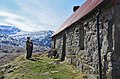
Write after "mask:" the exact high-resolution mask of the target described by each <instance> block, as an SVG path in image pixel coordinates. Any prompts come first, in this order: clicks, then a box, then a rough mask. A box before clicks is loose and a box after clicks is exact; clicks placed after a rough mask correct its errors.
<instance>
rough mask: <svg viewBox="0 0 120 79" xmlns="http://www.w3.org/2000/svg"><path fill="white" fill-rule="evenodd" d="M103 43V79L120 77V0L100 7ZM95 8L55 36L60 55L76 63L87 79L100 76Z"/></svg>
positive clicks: (54, 43)
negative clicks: (86, 75)
mask: <svg viewBox="0 0 120 79" xmlns="http://www.w3.org/2000/svg"><path fill="white" fill-rule="evenodd" d="M99 7H100V9H101V14H100V18H99V19H100V22H99V24H100V45H101V57H102V58H101V60H102V76H103V79H120V0H116V2H115V3H112V0H106V2H105V3H103V4H101V5H100V6H99ZM96 13H97V10H96V9H95V10H94V11H92V12H91V13H90V14H88V15H86V16H85V18H84V19H82V20H81V19H80V20H78V21H77V22H75V23H73V24H72V25H71V26H70V27H68V28H66V29H65V30H63V31H62V32H60V33H59V34H57V35H55V36H53V37H52V39H53V43H52V45H53V47H54V48H56V49H57V51H58V53H59V54H60V56H59V57H60V58H62V59H63V60H64V59H65V60H66V61H67V62H68V63H69V64H73V65H74V66H75V67H76V68H77V69H78V70H79V71H80V72H84V73H85V74H88V77H87V79H98V74H99V72H98V49H97V32H96Z"/></svg>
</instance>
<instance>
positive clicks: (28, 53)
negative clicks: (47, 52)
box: [26, 37, 31, 59]
mask: <svg viewBox="0 0 120 79" xmlns="http://www.w3.org/2000/svg"><path fill="white" fill-rule="evenodd" d="M26 52H27V55H26V59H29V58H30V53H31V44H30V37H27V41H26Z"/></svg>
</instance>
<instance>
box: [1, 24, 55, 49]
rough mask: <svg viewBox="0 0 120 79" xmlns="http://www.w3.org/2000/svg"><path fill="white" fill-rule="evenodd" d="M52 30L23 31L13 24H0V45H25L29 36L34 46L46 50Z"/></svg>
mask: <svg viewBox="0 0 120 79" xmlns="http://www.w3.org/2000/svg"><path fill="white" fill-rule="evenodd" d="M53 33H54V32H53V31H51V30H48V31H39V32H25V31H22V30H20V29H18V28H16V27H15V26H3V25H0V46H2V45H6V46H7V45H11V46H13V47H15V46H16V47H25V41H26V38H27V37H31V39H32V40H33V44H34V47H36V48H38V49H39V50H47V49H49V48H50V47H51V35H52V34H53Z"/></svg>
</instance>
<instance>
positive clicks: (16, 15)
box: [0, 0, 86, 31]
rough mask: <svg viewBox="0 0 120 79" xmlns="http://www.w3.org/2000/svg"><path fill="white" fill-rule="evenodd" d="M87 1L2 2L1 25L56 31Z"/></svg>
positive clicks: (29, 29)
mask: <svg viewBox="0 0 120 79" xmlns="http://www.w3.org/2000/svg"><path fill="white" fill-rule="evenodd" d="M85 1H86V0H0V25H12V26H16V27H18V28H19V29H21V30H24V31H41V30H56V29H57V28H58V27H60V25H61V24H62V23H63V22H64V21H65V20H66V19H67V18H68V17H69V16H70V15H71V14H72V13H73V12H72V7H73V6H74V5H82V4H83V3H84V2H85Z"/></svg>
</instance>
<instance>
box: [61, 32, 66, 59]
mask: <svg viewBox="0 0 120 79" xmlns="http://www.w3.org/2000/svg"><path fill="white" fill-rule="evenodd" d="M65 56H66V34H64V35H63V46H62V55H61V61H64V60H65Z"/></svg>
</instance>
